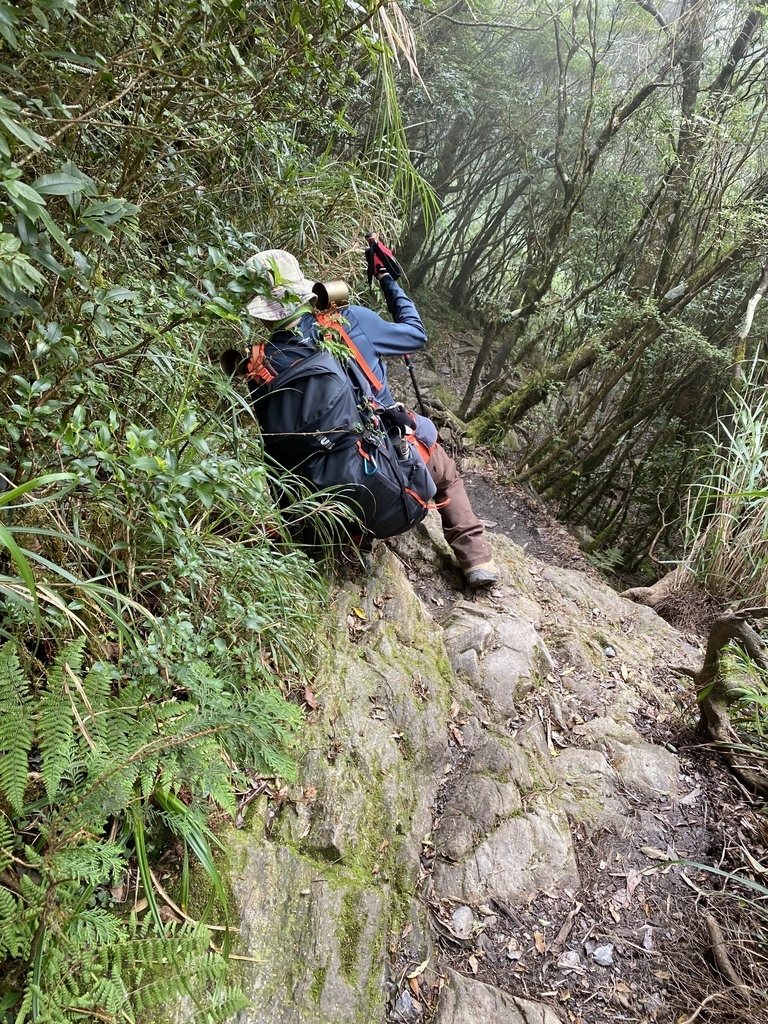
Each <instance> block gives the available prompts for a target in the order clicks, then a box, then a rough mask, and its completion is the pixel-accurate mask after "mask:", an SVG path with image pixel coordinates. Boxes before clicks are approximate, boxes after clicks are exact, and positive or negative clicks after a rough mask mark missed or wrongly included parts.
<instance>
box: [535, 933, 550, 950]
mask: <svg viewBox="0 0 768 1024" xmlns="http://www.w3.org/2000/svg"><path fill="white" fill-rule="evenodd" d="M533 941H534V943H535V944H536V949H537V950H538V951H539V952H540V953H546V951H547V944H546V942H545V941H544V934H543V932H534V933H533Z"/></svg>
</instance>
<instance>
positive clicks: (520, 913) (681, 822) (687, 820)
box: [409, 465, 768, 1024]
mask: <svg viewBox="0 0 768 1024" xmlns="http://www.w3.org/2000/svg"><path fill="white" fill-rule="evenodd" d="M463 475H464V479H465V482H466V486H467V490H468V493H469V494H470V497H471V500H472V503H473V507H474V508H475V510H476V511H477V513H478V515H479V516H480V518H481V519H483V521H484V522H485V524H486V527H487V529H488V531H489V533H491V534H493V533H502V534H505V535H506V536H508V537H510V538H511V539H512V540H514V541H515V542H516V543H517V544H519V545H520V546H521V547H522V548H523V549H524V550H525V552H526V555H527V556H528V558H529V559H530V563H531V572H532V573H536V571H537V566H539V565H542V566H543V565H554V566H560V567H564V568H569V569H576V570H578V571H579V572H583V573H587V574H588V575H590V576H592V577H593V578H596V579H597V578H600V574H599V573H598V572H597V571H596V570H595V569H594V567H593V566H592V565H591V564H590V563H589V562H588V560H587V559H586V558H585V557H584V555H583V554H582V552H581V551H580V550H579V547H578V545H577V543H576V541H575V540H574V538H573V537H572V536H571V534H570V533H569V532H568V531H567V530H566V529H565V528H564V527H563V525H562V524H560V523H558V522H557V520H555V519H554V518H553V517H552V516H551V515H550V514H549V513H548V512H547V510H546V509H545V508H544V507H543V506H542V504H541V503H540V502H539V501H538V500H537V499H536V498H535V497H534V496H533V495H531V494H529V493H527V492H525V491H523V490H520V489H513V488H510V487H506V486H504V485H502V484H500V483H499V482H498V480H497V479H491V478H489V477H488V476H487V475H486V474H485V473H483V472H480V471H478V470H476V469H473V468H472V467H471V465H470V466H467V467H465V470H464V474H463ZM409 575H410V578H411V582H412V583H413V585H414V586H415V588H416V589H417V590H418V591H419V593H420V595H421V597H422V599H423V600H424V601H425V602H426V604H427V606H428V607H430V608H431V610H432V612H433V615H434V617H435V618H436V619H437V620H438V621H440V620H441V619H442V618H444V617H445V615H447V614H448V612H449V611H450V609H451V608H452V606H453V605H454V604H455V601H456V598H457V591H458V590H461V589H462V581H461V578H460V575H459V574H458V571H454V572H453V574H451V573H450V572H439V571H438V572H432V573H431V574H430V573H424V572H419V573H414V574H412V575H411V574H409ZM475 600H480V601H482V600H488V601H490V602H493V593H492V592H491V594H490V595H488V596H487V597H475ZM542 635H543V636H544V639H545V640H547V642H549V637H548V636H547V631H546V627H543V629H542ZM699 645H700V638H697V637H693V636H688V637H682V636H681V650H682V648H683V646H685V648H686V655H687V657H688V660H690V656H691V654H692V653H694V656H695V649H696V648H698V647H699ZM554 649H556V641H555V642H553V650H554ZM680 660H681V661H682V660H685V659H684V658H683V657H682V656H681V659H680ZM561 668H562V666H561ZM563 679H564V676H563V675H561V674H560V673H559V672H558V673H556V674H555V675H553V676H552V677H550V678H549V685H548V688H547V689H546V690H544V689H540V690H535V691H533V692H532V693H530V694H529V695H528V696H527V697H526V698H525V700H524V701H522V702H521V703H520V704H519V707H518V711H519V717H520V719H521V721H522V720H527V719H530V718H536V717H537V718H538V719H539V720H540V721H541V722H542V724H543V725H544V727H545V729H546V730H547V734H548V735H551V734H553V733H554V734H555V735H558V734H565V735H567V731H568V729H569V727H570V726H572V725H574V723H576V722H579V721H581V722H583V721H585V720H587V721H588V720H589V719H590V718H593V717H594V715H595V713H596V710H595V708H594V707H590V706H589V698H586V704H585V703H584V702H583V701H582V700H580V699H579V697H578V694H576V695H575V694H574V693H573V692H572V691H570V690H568V688H567V686H564V685H563ZM652 682H653V685H654V686H655V687H657V688H658V689H659V690H660V691H663V692H665V693H666V694H667V695H669V697H670V698H671V701H664V702H661V701H658V700H654V699H653V697H652V696H649V699H648V700H647V701H646V702H645V703H644V705H643V706H642V707H641V708H640V709H639V710H638V711H637V713H636V714H635V716H634V722H633V725H634V728H635V729H637V730H638V731H639V732H640V733H641V734H642V735H643V737H644V738H645V739H646V740H647V741H648V742H649V743H654V744H657V745H658V746H660V747H662V748H664V749H666V750H668V751H672V752H674V753H675V754H676V755H677V756H678V758H679V763H680V768H681V775H680V792H679V795H678V798H677V799H666V800H661V801H659V800H658V799H651V798H649V799H645V800H644V799H643V798H642V797H639V796H638V795H637V794H636V793H634V794H630V793H625V794H624V796H626V797H627V799H628V800H629V802H630V805H631V814H629V815H628V816H627V819H626V824H625V827H624V829H623V831H622V832H621V834H616V833H614V832H611V831H610V830H607V829H606V830H604V831H602V832H600V831H597V832H593V833H592V834H589V833H588V832H587V831H585V830H584V829H583V828H582V827H581V826H580V825H578V824H574V825H573V829H572V831H573V838H574V847H575V849H576V851H577V860H578V869H579V875H580V878H581V884H580V886H579V887H578V888H572V889H566V890H565V891H551V892H548V891H540V892H536V893H532V894H531V897H530V900H529V901H528V902H527V903H526V904H525V905H523V906H514V907H512V906H504V905H500V904H494V903H492V904H491V905H490V906H486V907H485V908H484V911H483V912H484V913H486V918H485V920H484V921H483V922H482V923H483V927H482V930H481V931H480V932H479V933H478V934H477V935H476V936H474V937H473V938H472V939H471V940H470V941H469V942H468V941H466V940H461V941H457V940H456V937H455V936H454V935H453V934H452V932H451V928H450V920H451V914H452V913H453V911H454V909H455V908H454V907H452V906H446V905H440V904H439V903H438V904H432V905H430V906H429V908H428V909H429V911H430V913H431V914H432V917H433V921H435V922H436V925H437V935H438V941H439V943H440V946H441V956H442V962H443V964H444V965H445V966H447V967H450V968H452V969H453V970H455V971H457V972H459V973H461V974H463V975H464V976H466V977H467V978H470V979H473V980H477V981H486V982H487V983H489V984H492V985H494V986H496V987H498V988H500V989H502V990H503V991H505V992H509V993H511V994H512V995H515V996H520V997H525V998H528V999H534V1000H537V1001H540V1002H543V1003H548V1004H549V1005H550V1006H552V1008H553V1010H555V1011H556V1012H557V1015H558V1017H559V1018H560V1019H561V1020H562V1021H564V1022H568V1024H608V1022H614V1021H627V1022H637V1024H645V1022H649V1024H650V1022H659V1024H682V1022H686V1024H693V1021H694V1020H696V1021H699V1022H701V1024H716V1022H717V1024H725V1022H734V1024H735V1022H737V1021H749V1022H755V1024H764V1022H768V1003H766V1002H765V1001H764V999H765V995H764V993H765V992H766V989H768V951H766V947H765V940H764V938H761V937H762V936H764V931H763V929H764V927H765V921H764V919H763V918H761V917H760V916H759V915H758V914H757V913H756V910H755V906H750V905H749V904H748V903H747V902H745V899H744V897H745V896H750V895H752V896H754V893H750V891H749V889H746V888H744V887H743V886H741V885H737V884H734V883H733V882H732V881H725V880H724V879H723V878H722V877H721V876H718V875H714V874H711V873H709V872H706V871H704V870H702V869H701V868H700V867H698V866H697V865H698V864H706V865H708V866H711V867H714V868H716V869H718V870H721V871H725V872H729V871H739V872H742V873H744V875H745V877H747V878H751V879H754V880H756V881H757V882H758V883H760V881H761V880H762V881H763V882H765V881H766V879H765V877H764V876H765V875H767V874H768V868H765V867H764V866H763V865H765V864H768V849H767V848H766V844H768V828H767V827H766V823H765V819H764V818H761V817H759V816H758V815H757V813H756V810H757V808H756V805H755V801H754V800H753V798H752V797H751V795H750V794H749V793H747V792H745V791H744V790H743V789H742V788H741V787H740V786H739V784H738V783H737V782H736V781H735V780H734V779H733V777H732V776H731V775H730V774H729V773H728V771H727V768H726V766H725V764H724V762H723V761H722V759H721V758H720V757H719V755H718V754H717V753H716V752H715V751H712V750H711V749H709V748H708V747H707V746H706V745H702V743H701V738H700V736H699V735H698V734H697V733H696V730H695V724H696V721H697V717H698V709H697V705H696V701H695V697H694V695H693V694H692V693H691V692H690V683H689V682H688V681H686V680H684V679H683V678H681V677H680V676H679V675H678V674H677V673H675V672H674V671H672V669H671V667H670V665H669V664H660V665H658V666H657V667H656V669H655V673H654V678H653V680H652ZM601 685H604V686H606V687H610V686H611V685H612V684H611V678H610V675H607V676H606V679H605V680H604V681H603V684H601ZM670 706H672V708H673V710H670ZM597 713H599V710H598V712H597ZM564 718H565V719H566V721H564V720H563V719H564ZM514 725H515V723H510V726H511V727H512V728H514ZM455 753H456V757H457V758H459V759H460V758H461V750H460V749H459V748H457V750H456V752H455ZM436 823H438V824H439V808H438V809H436ZM680 861H686V862H690V863H689V864H687V865H685V866H681V865H680V864H679V863H678V862H680ZM426 866H427V869H428V868H429V864H428V863H427V865H426ZM441 925H442V926H443V927H441ZM446 926H447V927H446ZM574 938H578V942H577V943H575V944H574V941H573V940H574ZM761 943H762V945H761ZM737 983H738V984H737ZM741 983H743V985H744V986H746V987H745V988H740V987H739V985H740V984H741Z"/></svg>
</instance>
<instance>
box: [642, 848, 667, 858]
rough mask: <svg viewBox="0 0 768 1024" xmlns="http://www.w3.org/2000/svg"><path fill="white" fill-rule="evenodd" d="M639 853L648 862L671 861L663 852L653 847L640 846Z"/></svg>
mask: <svg viewBox="0 0 768 1024" xmlns="http://www.w3.org/2000/svg"><path fill="white" fill-rule="evenodd" d="M640 852H641V853H644V854H645V856H646V857H648V858H649V859H650V860H673V858H672V857H670V856H669V854H667V853H666V852H665V851H664V850H658V849H657V848H656V847H655V846H641V847H640Z"/></svg>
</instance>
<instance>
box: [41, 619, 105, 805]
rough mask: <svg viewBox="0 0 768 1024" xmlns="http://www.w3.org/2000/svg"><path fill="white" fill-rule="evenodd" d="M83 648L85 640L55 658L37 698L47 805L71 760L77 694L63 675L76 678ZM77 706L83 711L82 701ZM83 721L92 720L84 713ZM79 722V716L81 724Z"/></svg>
mask: <svg viewBox="0 0 768 1024" xmlns="http://www.w3.org/2000/svg"><path fill="white" fill-rule="evenodd" d="M84 646H85V638H82V639H80V640H78V641H76V642H75V643H74V644H70V645H69V646H68V647H67V648H66V649H65V650H64V651H62V652H61V653H60V654H59V655H58V657H57V658H56V660H55V661H54V663H53V665H52V666H51V668H50V670H49V672H48V676H47V680H46V684H47V685H46V689H45V692H44V693H43V694H42V696H41V698H40V704H39V711H38V719H37V740H38V746H39V749H40V757H41V762H42V763H41V767H40V774H41V775H42V777H43V785H44V786H45V791H46V793H47V794H48V799H49V800H50V801H51V802H53V801H54V799H55V797H56V795H57V793H58V790H59V786H60V785H61V780H62V777H63V775H64V773H65V771H66V770H67V768H68V766H69V765H70V763H71V761H72V759H73V756H74V746H75V741H74V737H73V735H72V726H73V719H74V707H75V701H76V697H77V694H76V693H75V694H72V691H71V688H70V686H71V679H70V680H66V679H65V673H67V674H68V675H69V674H70V673H71V678H74V677H79V675H80V672H81V669H82V662H83V648H84ZM68 691H69V692H68ZM78 703H80V704H81V705H83V710H84V711H86V710H87V709H85V707H84V702H83V701H78ZM84 717H85V718H88V717H92V716H91V715H88V714H87V713H86V714H85V716H84ZM82 718H83V714H82V713H81V721H82ZM84 727H85V726H84Z"/></svg>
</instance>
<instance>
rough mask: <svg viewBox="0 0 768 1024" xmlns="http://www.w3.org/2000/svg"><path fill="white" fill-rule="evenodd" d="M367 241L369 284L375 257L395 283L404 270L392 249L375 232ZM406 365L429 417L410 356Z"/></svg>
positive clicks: (422, 407)
mask: <svg viewBox="0 0 768 1024" xmlns="http://www.w3.org/2000/svg"><path fill="white" fill-rule="evenodd" d="M365 240H366V242H367V243H368V248H367V249H366V250H365V258H366V260H367V262H368V284H369V285H371V284H372V283H373V278H374V264H373V257H374V255H375V256H377V257H378V259H379V261H380V263H381V265H382V266H383V268H384V269H385V270H386V271H387V273H388V274H390V275H391V276H392V277H393V278H394V279H395V281H396V280H397V279H398V277H400V275H401V274H402V272H403V268H402V267H401V266H400V264H399V263H398V262H397V260H396V259H395V256H394V253H393V252H392V250H391V249H388V248H387V246H386V245H384V243H383V242H381V241H380V240H379V236H378V234H377V233H376V232H375V231H367V232H366V234H365ZM403 359H404V360H405V365H406V366H407V367H408V372H409V373H410V375H411V383H412V384H413V390H414V392H415V393H416V401H417V402H418V403H419V408H420V409H421V415H422V416H427V410H426V409H425V408H424V401H423V399H422V397H421V392H420V391H419V385H418V384H417V383H416V374H415V373H414V371H413V363H412V362H411V357H410V356H403Z"/></svg>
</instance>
